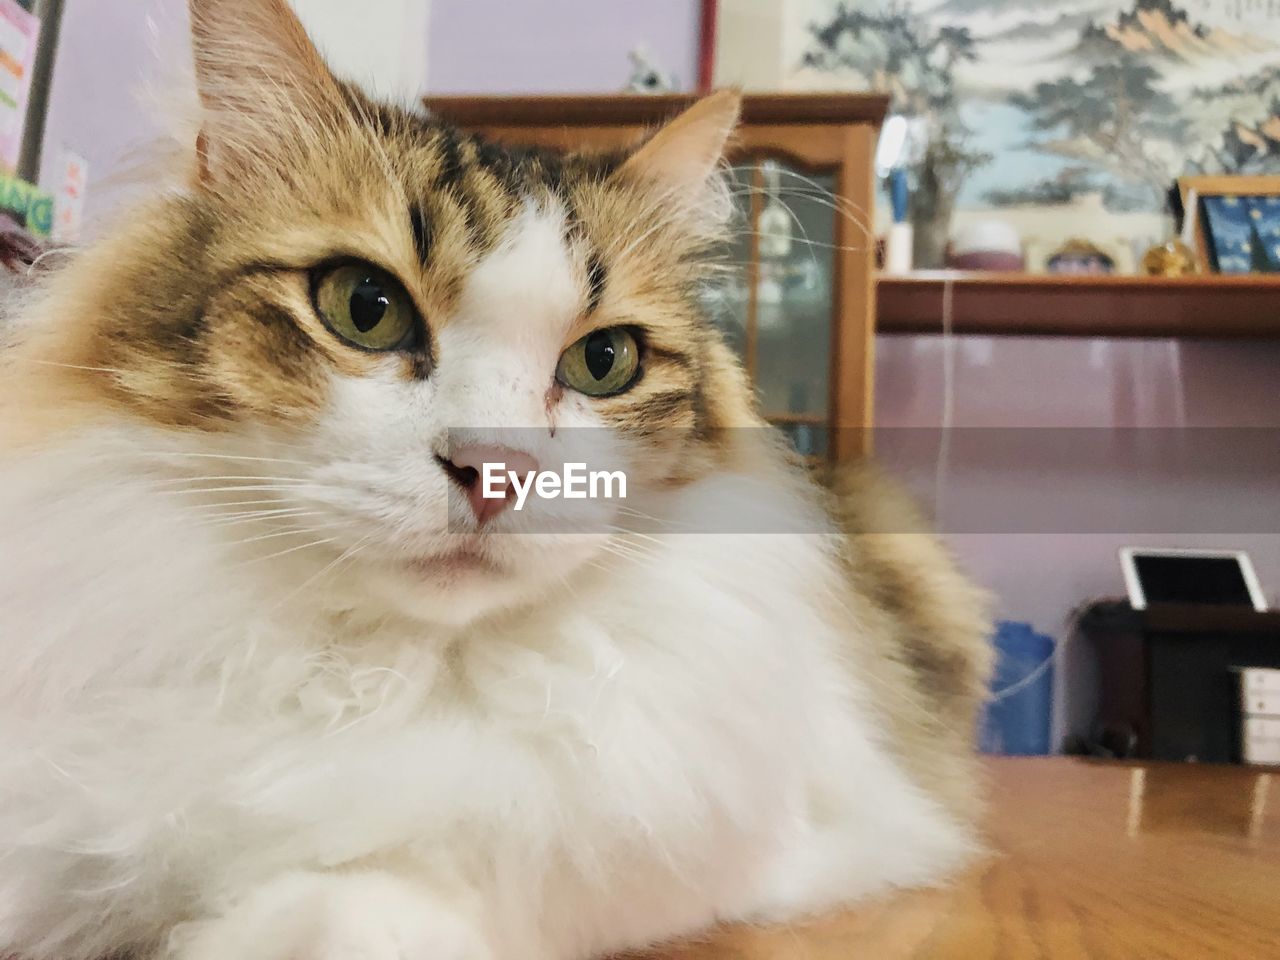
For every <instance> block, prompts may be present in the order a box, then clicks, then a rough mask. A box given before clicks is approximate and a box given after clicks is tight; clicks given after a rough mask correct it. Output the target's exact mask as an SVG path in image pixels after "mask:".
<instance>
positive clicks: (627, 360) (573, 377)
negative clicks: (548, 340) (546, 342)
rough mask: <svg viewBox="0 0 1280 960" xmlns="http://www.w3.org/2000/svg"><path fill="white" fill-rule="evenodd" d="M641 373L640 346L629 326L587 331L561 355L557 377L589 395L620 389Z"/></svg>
mask: <svg viewBox="0 0 1280 960" xmlns="http://www.w3.org/2000/svg"><path fill="white" fill-rule="evenodd" d="M639 373H640V346H639V344H638V343H636V338H635V335H634V334H632V332H631V331H630V330H628V329H627V328H626V327H609V328H608V329H606V330H596V331H594V332H593V333H589V334H587V335H586V336H585V337H583V338H582V339H581V340H579V341H578V342H577V343H575V344H573V346H571V347H569V349H568V350H566V351H565V352H564V353H562V354H561V355H560V363H559V365H558V366H557V367H556V379H557V380H559V381H560V382H561V383H562V384H564V385H565V386H566V387H570V388H572V389H574V390H577V391H578V392H579V393H585V394H586V395H587V396H589V397H608V396H612V395H613V394H615V393H621V392H622V391H623V390H626V389H627V388H628V387H630V386H631V385H632V384H633V383H635V382H636V378H637V376H638V375H639Z"/></svg>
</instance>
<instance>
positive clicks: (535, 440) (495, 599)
mask: <svg viewBox="0 0 1280 960" xmlns="http://www.w3.org/2000/svg"><path fill="white" fill-rule="evenodd" d="M193 20H194V28H195V51H196V63H197V77H198V81H199V85H200V90H201V95H202V101H203V103H204V107H205V113H204V119H203V126H202V134H201V137H200V141H199V150H198V153H197V157H196V162H195V167H196V170H195V172H194V174H193V178H192V185H191V186H190V188H189V189H188V190H187V191H185V192H184V193H183V194H182V195H181V196H177V197H172V198H169V199H167V200H166V201H164V203H163V204H161V205H160V206H159V207H158V208H156V209H154V210H152V211H151V212H150V214H149V217H150V218H151V222H150V223H149V224H147V225H142V226H136V227H135V228H133V229H132V230H130V231H128V232H127V233H126V234H123V235H121V236H119V237H117V238H115V239H113V240H110V241H108V242H107V243H106V244H104V245H103V246H102V247H101V248H99V249H98V250H97V251H95V252H93V253H91V254H89V255H87V262H86V264H85V265H84V267H83V270H84V271H85V274H86V276H89V277H90V280H89V281H87V282H86V283H85V284H83V289H85V290H86V291H90V292H91V298H90V295H89V294H86V298H89V299H92V301H93V302H92V303H91V304H90V305H91V307H92V310H93V311H94V320H93V322H92V324H91V328H90V329H88V330H85V331H82V332H81V334H80V335H79V336H77V337H76V338H75V351H76V352H75V355H74V360H75V362H76V363H78V364H80V365H83V366H86V367H93V368H97V369H99V370H105V371H112V373H111V374H110V375H109V376H107V377H105V378H104V379H102V381H101V382H100V383H99V384H98V387H99V388H101V389H103V390H105V392H106V394H107V396H108V398H109V400H110V402H111V403H112V404H113V405H114V406H116V407H117V408H123V409H125V410H126V411H127V412H128V413H129V414H130V415H131V416H137V417H141V418H145V419H147V420H150V421H154V422H160V423H163V424H169V425H172V426H173V427H174V428H175V429H176V430H177V431H178V432H179V434H180V435H181V436H182V437H184V438H186V440H185V441H184V442H186V441H189V443H187V446H188V447H189V449H192V450H201V449H206V450H211V451H215V452H216V453H217V455H218V456H221V457H226V458H227V459H225V460H219V459H218V458H217V457H215V456H211V457H209V458H208V459H207V460H205V461H204V462H202V463H201V470H200V473H201V476H202V478H203V477H210V476H212V477H213V478H214V479H213V480H204V481H202V482H204V483H205V485H206V486H207V487H208V488H209V489H210V491H211V492H210V497H213V498H215V500H216V501H218V502H222V503H227V504H230V505H235V504H237V503H242V504H244V505H245V506H244V507H243V511H244V512H245V514H251V513H253V512H254V511H257V510H259V509H261V510H263V511H264V513H265V512H266V511H271V510H279V511H280V512H279V513H276V514H274V515H273V516H271V517H264V523H265V522H267V521H268V520H270V521H272V522H273V525H274V526H277V527H278V526H279V525H280V524H281V523H282V522H283V523H284V524H286V525H293V526H296V527H297V528H298V529H299V530H305V531H306V533H299V534H298V535H297V537H298V539H297V540H294V539H291V538H290V537H289V535H288V534H285V535H282V537H281V539H280V540H279V541H278V544H279V546H280V548H281V549H282V550H283V549H286V548H289V547H291V546H292V545H293V544H294V543H295V542H296V543H298V544H299V545H302V544H304V543H305V542H306V541H308V540H315V541H327V542H321V543H319V544H317V546H315V547H314V548H307V549H308V550H309V551H310V552H312V553H314V554H315V555H316V556H317V557H319V558H322V559H324V560H325V562H326V563H333V562H336V561H337V558H338V557H339V556H342V557H343V560H342V576H343V577H344V578H346V579H347V580H349V581H351V580H354V581H355V582H358V583H359V584H360V588H361V590H363V591H366V592H369V593H372V594H379V595H382V596H383V597H385V598H386V599H388V600H389V601H391V602H393V603H395V604H397V605H399V606H401V607H402V608H404V609H406V610H408V611H410V612H412V613H415V614H417V615H421V616H423V617H427V618H431V619H438V620H465V619H469V618H471V617H474V616H476V615H478V614H481V613H483V612H484V611H485V610H488V609H491V608H493V607H495V606H502V605H506V604H510V603H512V602H514V601H517V600H519V599H521V598H524V597H527V596H528V595H529V594H530V593H531V592H532V591H537V590H539V589H542V588H543V587H545V586H546V584H548V583H549V582H552V581H558V580H563V579H566V578H568V577H570V576H571V575H572V574H573V572H574V571H575V570H576V569H578V568H579V567H581V566H583V565H584V564H587V563H590V562H591V561H592V558H593V557H596V556H597V555H599V554H601V553H602V552H604V551H608V550H609V549H610V535H611V532H613V531H614V530H615V528H626V527H627V526H628V523H627V513H626V511H628V510H634V509H635V508H633V507H628V506H626V503H621V502H619V501H610V500H605V499H600V500H595V501H590V502H589V503H587V504H573V505H572V508H573V514H572V516H573V519H572V521H571V522H570V521H568V520H566V521H565V522H564V523H560V524H557V523H556V522H555V518H556V516H557V514H556V511H557V510H562V509H566V502H564V501H560V502H551V501H539V500H537V499H536V498H535V497H533V496H531V497H530V499H529V501H528V502H527V503H526V505H525V508H524V510H523V511H520V512H517V511H516V510H514V509H513V508H512V507H511V506H507V508H506V509H502V507H503V506H504V504H503V501H501V500H498V501H497V502H496V503H495V502H494V501H493V500H492V499H485V500H482V499H478V498H477V496H476V494H475V485H476V484H477V483H480V482H482V481H481V480H480V478H477V477H476V476H474V472H475V471H477V470H478V469H480V464H481V462H482V461H484V460H497V459H501V460H503V461H505V462H507V463H508V464H509V466H511V467H513V468H519V469H520V470H521V471H523V470H525V469H527V468H529V467H531V466H533V465H535V464H536V465H538V466H539V467H540V468H542V469H553V470H558V469H559V468H560V467H561V466H562V464H563V463H564V461H565V460H577V459H582V460H588V461H599V463H601V464H607V465H608V467H609V469H617V468H621V469H624V470H625V472H626V474H627V482H628V485H629V490H628V500H627V503H632V504H635V503H644V502H645V498H646V496H648V497H653V496H661V495H662V494H663V492H664V491H666V490H671V489H676V488H679V487H680V486H681V485H682V484H685V483H688V482H690V481H691V480H696V479H697V478H698V477H699V476H701V475H704V474H705V473H706V472H708V471H710V470H712V469H715V468H716V467H717V465H723V460H724V458H725V457H726V456H728V455H729V454H728V453H727V452H726V447H727V444H726V441H725V440H724V437H725V435H726V428H728V427H731V426H740V425H743V424H745V423H750V422H752V420H751V414H750V412H749V410H750V403H749V401H748V399H747V397H748V393H747V390H746V387H745V386H744V382H743V378H742V376H741V374H740V372H739V370H738V369H737V366H736V364H735V363H734V362H733V360H732V359H731V357H730V355H729V353H728V351H727V349H726V348H725V346H724V345H723V343H722V342H721V340H720V339H719V338H718V337H717V336H716V335H715V333H714V332H713V331H712V330H711V329H710V328H709V326H708V325H707V323H706V321H705V319H704V318H703V317H702V316H701V315H700V312H699V310H698V306H697V292H698V287H699V284H700V283H701V281H703V280H704V279H705V275H706V273H707V269H708V253H709V251H710V249H711V247H712V246H713V245H714V244H715V243H716V242H717V241H718V240H719V239H720V232H721V230H722V229H723V220H724V209H723V207H724V203H725V201H724V197H723V191H722V189H720V188H719V186H718V183H717V176H716V170H715V168H716V165H717V162H718V160H719V158H720V154H721V151H722V149H723V146H724V142H725V139H726V137H727V136H728V134H729V132H730V130H731V128H732V126H733V123H734V122H735V120H736V115H737V101H736V98H735V97H733V96H730V95H719V96H717V97H713V98H710V99H708V100H706V101H703V102H702V103H700V104H699V105H697V106H695V107H694V108H692V109H691V110H690V111H689V112H688V113H686V114H685V115H684V116H683V117H681V118H680V119H679V120H677V121H676V122H675V123H673V124H672V125H671V126H669V127H667V128H666V129H665V130H664V131H662V132H661V133H659V134H658V135H657V136H656V137H654V138H653V139H651V140H650V141H649V142H648V143H647V145H645V146H644V147H641V148H640V149H639V150H637V151H636V152H634V153H632V154H631V155H629V156H627V155H622V156H616V157H591V156H580V157H574V156H570V157H560V156H552V155H543V154H534V153H523V152H507V151H505V150H503V149H501V148H499V147H496V146H493V145H491V144H488V143H485V142H483V141H481V140H479V139H476V138H473V137H470V136H467V135H463V134H460V133H457V132H456V131H453V130H451V129H449V128H447V127H444V126H441V125H439V124H437V123H435V122H432V121H429V120H428V119H426V118H425V117H423V116H421V115H418V114H413V113H409V112H406V111H402V110H398V109H393V108H389V107H386V106H383V105H380V104H376V103H373V102H372V101H369V100H367V99H366V98H365V97H363V96H362V95H361V94H359V93H358V92H356V91H354V90H352V89H350V88H349V87H347V86H345V85H342V84H340V83H338V82H337V81H335V80H334V79H333V78H332V77H331V76H330V74H329V73H328V71H327V70H326V69H325V68H324V66H323V64H322V63H321V61H320V59H319V57H318V56H317V55H316V54H315V52H314V50H313V48H312V47H311V46H310V44H309V42H308V41H307V39H306V37H305V35H304V34H303V33H302V31H301V28H300V27H299V26H298V24H297V21H296V20H295V19H294V18H293V15H292V14H291V13H290V12H289V11H288V9H287V6H286V5H285V4H284V3H283V0H257V2H251V0H201V2H193ZM234 458H245V459H234ZM247 458H261V459H247ZM215 467H216V470H215V469H214V468H215ZM247 467H251V468H252V469H248V468H247ZM240 477H243V478H246V479H244V480H240V479H236V478H240ZM215 488H226V489H215ZM254 488H256V491H255V489H254ZM256 501H261V502H262V503H261V504H256V503H255V502H256ZM304 517H305V518H306V519H305V520H303V519H301V518H304ZM549 518H550V519H549ZM252 519H253V518H252V517H247V521H248V522H251V521H252ZM250 529H252V527H250ZM268 529H271V528H270V527H269V528H268ZM548 531H550V532H548ZM237 533H239V534H243V533H244V528H243V527H242V528H241V529H239V530H237ZM299 549H302V547H301V546H300V547H299ZM321 582H323V581H321Z"/></svg>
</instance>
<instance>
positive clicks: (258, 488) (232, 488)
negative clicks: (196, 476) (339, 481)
mask: <svg viewBox="0 0 1280 960" xmlns="http://www.w3.org/2000/svg"><path fill="white" fill-rule="evenodd" d="M316 486H317V485H307V484H297V483H295V484H278V483H265V484H241V483H234V484H226V485H224V486H220V487H196V488H195V489H194V490H181V489H172V490H156V491H154V492H155V493H157V494H158V495H160V496H166V497H174V496H192V495H194V494H203V493H260V492H263V491H268V490H274V491H279V492H280V493H297V492H298V491H299V490H306V489H314V488H316Z"/></svg>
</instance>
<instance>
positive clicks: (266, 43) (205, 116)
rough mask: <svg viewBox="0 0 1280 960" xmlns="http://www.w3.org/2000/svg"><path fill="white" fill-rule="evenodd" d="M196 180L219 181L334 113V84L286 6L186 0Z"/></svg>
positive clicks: (337, 97) (264, 0)
mask: <svg viewBox="0 0 1280 960" xmlns="http://www.w3.org/2000/svg"><path fill="white" fill-rule="evenodd" d="M188 2H189V8H190V11H191V44H192V52H193V53H194V55H195V74H196V88H197V90H198V92H199V94H200V105H201V109H202V116H201V127H200V138H199V142H198V143H197V153H198V157H197V161H198V170H197V176H198V179H199V180H200V181H201V182H204V183H208V182H210V181H213V180H219V179H224V178H226V177H232V176H236V175H239V174H243V173H245V172H246V170H245V169H244V168H245V167H246V166H249V165H251V164H253V163H255V162H261V161H262V160H263V159H264V155H265V156H269V155H273V154H277V153H279V151H280V148H281V147H282V146H284V145H285V144H294V145H296V143H297V140H298V139H299V137H301V136H304V135H305V131H306V129H307V127H308V125H309V124H313V123H314V121H315V120H316V119H317V118H318V117H320V116H322V115H323V114H324V113H326V112H328V111H331V110H338V109H341V103H342V95H341V91H340V90H339V87H338V82H337V81H336V80H335V79H334V77H333V74H332V73H330V71H329V68H328V67H327V66H326V65H325V62H324V59H323V58H322V57H321V56H320V53H319V51H317V50H316V48H315V45H314V44H312V42H311V40H310V38H309V37H308V36H307V32H306V30H305V29H303V26H302V24H301V23H300V22H299V20H298V18H297V16H296V15H295V14H294V12H293V10H292V9H290V7H289V4H288V3H287V2H286V0H188Z"/></svg>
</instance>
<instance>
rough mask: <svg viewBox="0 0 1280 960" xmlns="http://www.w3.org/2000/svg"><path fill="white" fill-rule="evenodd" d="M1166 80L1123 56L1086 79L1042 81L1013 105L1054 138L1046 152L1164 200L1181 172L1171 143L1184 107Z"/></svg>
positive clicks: (1018, 95) (1042, 145) (1177, 134)
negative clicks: (1163, 84)
mask: <svg viewBox="0 0 1280 960" xmlns="http://www.w3.org/2000/svg"><path fill="white" fill-rule="evenodd" d="M1159 81H1160V73H1159V71H1158V70H1156V69H1155V68H1154V67H1152V66H1150V65H1148V64H1146V63H1144V62H1143V61H1141V60H1139V59H1138V58H1137V57H1135V56H1133V55H1132V54H1129V53H1122V54H1120V55H1119V56H1118V57H1117V58H1116V59H1115V60H1114V61H1113V62H1111V63H1105V64H1101V65H1099V66H1095V67H1094V68H1093V71H1092V73H1090V75H1089V76H1088V77H1087V78H1085V79H1084V80H1076V79H1075V78H1074V77H1070V76H1067V77H1061V78H1059V79H1058V80H1054V81H1052V82H1048V83H1039V84H1036V86H1035V88H1034V89H1033V90H1032V92H1031V93H1013V94H1011V95H1010V97H1009V101H1010V102H1011V103H1012V104H1014V105H1015V106H1017V107H1020V108H1021V109H1022V110H1024V111H1026V113H1027V115H1028V117H1029V118H1030V122H1031V126H1032V128H1033V129H1034V130H1036V131H1039V132H1044V133H1048V134H1053V135H1054V136H1053V138H1052V139H1048V140H1042V141H1040V142H1039V143H1038V148H1039V149H1041V150H1043V151H1045V152H1049V153H1056V154H1058V155H1060V156H1065V157H1070V158H1072V159H1076V160H1081V161H1084V162H1086V163H1088V164H1091V165H1093V166H1095V167H1102V168H1104V169H1105V170H1106V171H1107V172H1109V173H1110V174H1111V175H1112V177H1113V178H1115V179H1116V180H1118V181H1121V182H1125V181H1128V182H1132V183H1134V184H1136V185H1138V186H1140V187H1141V188H1144V189H1146V190H1149V191H1150V194H1151V200H1152V202H1157V201H1158V200H1159V199H1160V198H1161V197H1163V195H1164V192H1165V190H1166V189H1167V186H1168V184H1169V181H1170V180H1171V179H1172V178H1173V176H1174V175H1175V174H1176V170H1177V161H1178V158H1177V155H1176V151H1174V150H1173V149H1172V145H1173V144H1175V143H1177V142H1178V140H1179V139H1180V138H1181V134H1182V133H1183V129H1184V122H1183V119H1182V116H1181V114H1180V112H1179V110H1178V106H1177V104H1176V103H1175V102H1174V101H1173V99H1172V98H1171V97H1170V96H1169V95H1168V94H1166V93H1164V92H1163V91H1162V90H1161V89H1160V87H1159Z"/></svg>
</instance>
